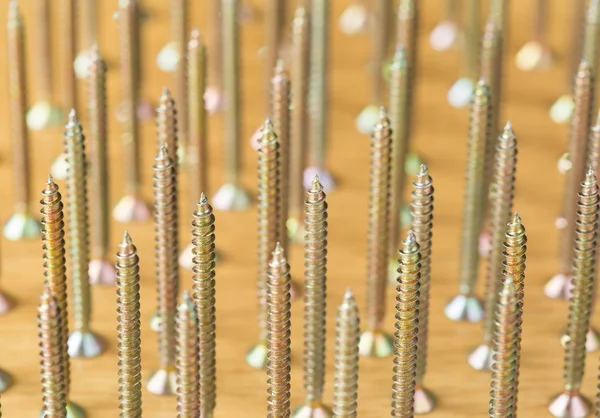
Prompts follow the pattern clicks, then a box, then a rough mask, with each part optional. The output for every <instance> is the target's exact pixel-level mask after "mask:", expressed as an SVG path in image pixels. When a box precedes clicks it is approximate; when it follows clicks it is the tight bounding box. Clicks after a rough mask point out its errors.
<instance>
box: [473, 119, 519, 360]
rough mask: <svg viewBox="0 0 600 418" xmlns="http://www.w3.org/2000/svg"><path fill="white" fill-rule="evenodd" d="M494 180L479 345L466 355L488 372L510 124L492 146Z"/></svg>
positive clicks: (509, 178) (507, 210) (510, 159)
mask: <svg viewBox="0 0 600 418" xmlns="http://www.w3.org/2000/svg"><path fill="white" fill-rule="evenodd" d="M495 157H496V161H495V165H494V170H493V172H494V178H493V180H492V182H491V184H490V192H489V207H490V213H489V217H490V232H491V251H490V254H489V260H488V263H487V268H486V282H485V295H486V297H485V312H484V316H483V343H482V344H481V345H479V346H478V347H477V348H475V350H473V352H472V353H471V354H470V355H469V359H468V361H469V364H470V365H471V367H473V368H474V369H476V370H489V369H490V368H491V366H492V354H493V350H492V348H493V347H492V343H493V337H494V323H495V319H494V315H495V312H496V305H497V302H498V294H499V292H500V290H501V289H500V281H501V280H500V279H501V277H502V243H503V241H504V236H505V231H506V224H507V223H508V221H509V220H510V215H511V213H512V205H513V198H514V193H515V172H516V165H517V140H516V137H515V134H514V132H513V130H512V125H511V124H510V122H508V123H507V124H506V127H505V128H504V132H502V135H500V136H499V137H498V141H497V143H496V156H495Z"/></svg>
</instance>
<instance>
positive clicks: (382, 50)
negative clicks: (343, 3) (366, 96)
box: [369, 0, 393, 106]
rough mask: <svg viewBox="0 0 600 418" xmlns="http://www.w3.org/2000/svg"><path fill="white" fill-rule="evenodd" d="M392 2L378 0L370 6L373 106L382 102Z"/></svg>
mask: <svg viewBox="0 0 600 418" xmlns="http://www.w3.org/2000/svg"><path fill="white" fill-rule="evenodd" d="M392 3H393V2H391V1H390V0H378V1H376V2H374V4H373V6H372V8H373V10H372V14H373V15H374V16H373V22H372V25H370V28H371V30H372V34H371V50H372V54H373V55H372V57H371V64H370V68H369V69H370V72H371V80H372V82H373V84H372V87H371V103H372V104H374V105H375V106H377V105H378V104H380V103H383V100H382V94H383V89H384V87H383V86H384V81H383V72H384V65H385V60H386V58H387V55H388V44H389V39H390V35H391V30H390V29H391V28H390V26H391V25H390V23H391V22H390V15H392V14H393V12H392Z"/></svg>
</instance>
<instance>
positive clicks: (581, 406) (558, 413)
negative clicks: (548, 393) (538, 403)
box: [548, 392, 591, 418]
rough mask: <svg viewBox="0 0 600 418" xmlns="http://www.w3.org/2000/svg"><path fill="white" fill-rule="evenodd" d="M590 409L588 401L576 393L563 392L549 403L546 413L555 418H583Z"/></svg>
mask: <svg viewBox="0 0 600 418" xmlns="http://www.w3.org/2000/svg"><path fill="white" fill-rule="evenodd" d="M590 407H591V404H590V401H588V400H587V399H586V398H585V397H583V396H582V395H580V394H579V393H578V392H563V393H561V394H559V395H557V396H556V397H554V398H553V399H552V400H551V401H550V405H549V406H548V411H549V412H550V414H551V415H552V416H553V417H556V418H584V417H587V416H588V414H589V413H590Z"/></svg>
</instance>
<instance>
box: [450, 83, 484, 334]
mask: <svg viewBox="0 0 600 418" xmlns="http://www.w3.org/2000/svg"><path fill="white" fill-rule="evenodd" d="M490 104H491V103H490V90H489V88H488V86H487V85H486V84H485V81H484V80H480V81H479V82H478V83H477V86H476V88H475V92H474V95H473V101H472V107H471V119H470V121H469V136H468V145H467V147H468V151H467V176H466V177H467V179H466V183H467V184H466V187H465V201H464V207H463V231H462V245H461V260H460V272H459V276H460V280H459V295H458V296H456V297H455V298H454V299H452V301H450V303H449V304H448V305H447V306H446V309H445V312H446V316H447V317H448V318H450V319H452V320H454V321H458V320H468V321H469V322H477V321H479V320H481V317H482V314H483V309H482V307H481V304H480V303H479V302H478V301H477V300H476V299H475V297H474V296H473V292H474V290H475V289H474V287H475V282H476V280H477V266H478V264H479V252H478V250H477V246H478V238H479V233H480V231H481V226H482V223H483V208H484V202H485V182H484V177H485V158H486V145H487V144H488V143H489V141H488V136H489V135H490V117H491V108H490Z"/></svg>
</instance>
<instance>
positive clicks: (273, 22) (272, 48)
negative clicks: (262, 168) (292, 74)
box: [263, 0, 286, 248]
mask: <svg viewBox="0 0 600 418" xmlns="http://www.w3.org/2000/svg"><path fill="white" fill-rule="evenodd" d="M285 20H286V19H285V2H283V1H281V0H268V1H267V2H266V4H265V24H264V29H265V46H264V50H263V51H264V52H265V55H264V57H265V60H264V71H265V78H264V83H265V84H264V85H265V87H264V88H265V97H267V98H268V97H269V96H270V91H271V89H272V88H273V87H274V86H273V81H272V80H271V79H272V77H273V76H274V75H275V74H277V71H275V73H273V69H274V68H275V67H276V66H277V61H278V58H279V53H280V50H281V44H282V43H283V42H282V40H283V38H284V37H283V36H282V34H283V28H284V22H285ZM267 100H268V99H267ZM267 103H268V102H267ZM271 106H272V104H271ZM268 108H269V107H268V106H267V109H268ZM271 110H272V109H271ZM271 116H274V115H271ZM273 123H274V124H275V120H273ZM275 126H277V125H275ZM275 132H277V134H279V135H281V133H280V131H279V130H278V129H275ZM284 248H285V247H284Z"/></svg>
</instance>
